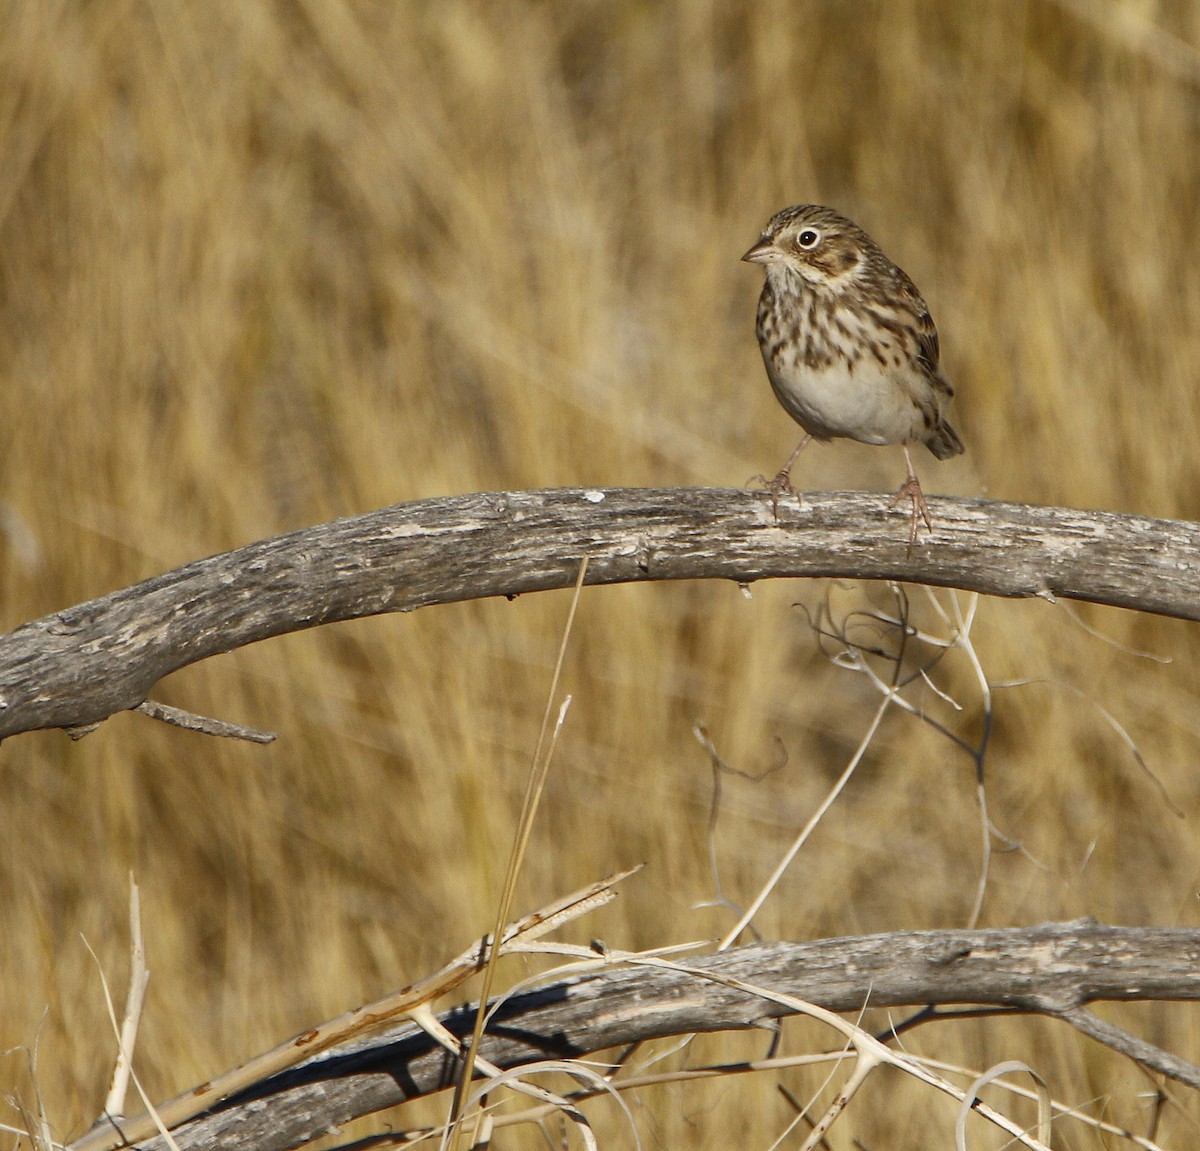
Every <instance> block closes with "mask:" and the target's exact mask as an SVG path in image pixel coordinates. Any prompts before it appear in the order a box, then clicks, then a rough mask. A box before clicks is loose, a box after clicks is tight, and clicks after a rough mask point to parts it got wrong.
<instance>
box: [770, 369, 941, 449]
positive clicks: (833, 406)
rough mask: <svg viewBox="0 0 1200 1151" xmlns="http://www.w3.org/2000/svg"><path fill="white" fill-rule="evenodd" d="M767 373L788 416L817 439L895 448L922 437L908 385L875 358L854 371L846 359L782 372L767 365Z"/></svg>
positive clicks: (919, 417)
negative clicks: (887, 372) (849, 440)
mask: <svg viewBox="0 0 1200 1151" xmlns="http://www.w3.org/2000/svg"><path fill="white" fill-rule="evenodd" d="M767 374H768V375H769V376H770V378H771V387H772V388H774V389H775V395H776V396H777V397H778V399H779V402H780V403H781V404H782V405H783V406H784V408H786V409H787V412H788V414H789V415H790V416H791V417H792V419H794V420H795V421H796V422H797V423H798V424H800V426H801V427H802V428H804V430H805V431H806V432H811V433H812V434H813V435H814V436H816V437H817V438H818V439H831V438H834V437H844V438H846V439H851V440H858V441H859V442H860V443H864V444H899V443H906V442H908V441H910V440H914V439H918V438H920V435H921V433H922V432H923V431H924V428H925V420H924V416H923V414H922V412H921V410H920V408H919V407H918V406H917V404H916V403H915V402H914V401H913V398H912V396H913V393H912V391H911V390H910V388H909V386H908V384H909V382H908V381H907V380H905V379H902V378H900V377H901V376H902V375H903V370H902V369H901V370H897V369H893V372H892V374H885V373H884V372H883V371H882V370H881V367H880V365H879V364H878V363H877V362H875V361H874V360H872V361H871V362H870V363H868V362H866V361H864V360H859V362H858V363H857V364H855V365H854V367H853V368H851V367H850V366H849V365H848V364H846V363H845V362H844V361H842V362H838V363H836V364H831V365H830V366H828V367H826V368H820V369H812V368H807V367H799V368H798V369H796V370H791V371H782V372H774V371H771V369H770V367H769V366H768V369H767ZM921 382H924V381H921ZM925 386H926V387H928V384H927V383H926V384H925Z"/></svg>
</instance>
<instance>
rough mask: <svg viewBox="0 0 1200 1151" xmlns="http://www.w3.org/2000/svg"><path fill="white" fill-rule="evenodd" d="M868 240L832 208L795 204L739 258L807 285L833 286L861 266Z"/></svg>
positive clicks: (867, 252)
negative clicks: (797, 277) (797, 279)
mask: <svg viewBox="0 0 1200 1151" xmlns="http://www.w3.org/2000/svg"><path fill="white" fill-rule="evenodd" d="M870 243H871V241H870V239H869V238H868V236H867V235H866V233H865V232H864V231H863V230H862V229H861V228H860V227H858V225H857V224H854V223H852V222H851V221H850V220H847V219H846V217H845V216H842V215H839V214H838V213H837V212H835V211H834V210H833V209H832V208H823V207H821V205H819V204H800V205H798V206H796V207H795V208H784V210H783V211H782V212H777V213H776V214H775V215H774V216H772V217H771V219H770V221H769V222H768V224H767V226H766V228H765V229H764V230H763V234H762V237H761V238H760V239H759V241H758V243H757V244H755V245H754V247H752V248H751V249H750V250H749V251H748V252H747V253H746V254H745V255H744V256H743V257H742V259H743V260H745V261H747V262H748V263H751V264H762V265H764V266H765V268H766V269H767V275H768V276H770V275H771V274H772V271H773V270H774V269H779V270H780V271H783V270H786V271H789V272H793V273H795V274H796V275H799V276H801V277H802V278H803V279H804V280H805V281H806V282H807V283H809V284H811V285H821V286H830V287H832V286H836V285H838V284H839V283H843V282H846V281H849V280H853V279H854V278H855V277H856V276H857V275H858V274H859V272H860V271H861V270H863V269H864V268H865V267H866V263H867V260H868V257H869V245H870Z"/></svg>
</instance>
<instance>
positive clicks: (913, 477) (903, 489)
mask: <svg viewBox="0 0 1200 1151" xmlns="http://www.w3.org/2000/svg"><path fill="white" fill-rule="evenodd" d="M901 446H902V447H903V448H904V462H905V463H906V464H908V479H906V480H905V481H904V483H903V484H901V485H900V490H899V491H898V492H897V493H896V494H895V495H894V496H893V497H892V506H893V507H895V505H896V504H898V503H899V502H900V501H901V500H903V499H907V500H910V501H911V502H912V520H911V523H910V525H909V534H908V550H909V553H910V554H911V553H912V549H913V545H914V544H915V543H916V542H917V515H918V513H919V514H920V516H921V519H923V520H924V521H925V526H926V527H927V528H928V529H929V530H930V531H933V521H932V520H931V519H930V518H929V508H928V506H927V505H926V503H925V493H924V492H923V491H921V481H920V480H919V479H917V473H916V471H915V470H914V469H913V463H912V456H910V455H909V454H908V445H907V444H903V445H901Z"/></svg>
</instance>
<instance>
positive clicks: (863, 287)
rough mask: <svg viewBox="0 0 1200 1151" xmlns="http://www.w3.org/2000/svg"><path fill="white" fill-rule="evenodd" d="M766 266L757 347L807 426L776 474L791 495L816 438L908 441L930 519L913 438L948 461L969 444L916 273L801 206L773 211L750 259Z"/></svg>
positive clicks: (917, 505) (918, 501) (909, 487)
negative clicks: (954, 421) (799, 465)
mask: <svg viewBox="0 0 1200 1151" xmlns="http://www.w3.org/2000/svg"><path fill="white" fill-rule="evenodd" d="M742 259H743V260H747V261H749V262H751V263H755V264H762V265H763V267H764V269H765V271H766V283H765V284H764V285H763V290H762V295H761V296H760V297H759V301H758V325H757V327H758V343H759V347H760V348H761V350H762V356H763V363H764V364H765V365H766V368H767V375H768V377H769V378H770V380H771V387H772V388H773V389H774V392H775V396H776V398H777V399H778V400H779V402H780V403H781V404H782V405H783V407H784V409H785V410H786V411H787V413H788V414H789V415H790V416H791V417H792V418H793V419H794V420H795V421H796V422H797V423H798V424H799V425H800V426H801V427H802V428H803V429H804V431H805V432H806V433H807V434H806V435H805V437H804V439H803V440H801V441H800V444H799V445H798V446H797V448H796V450H795V451H794V452H793V453H792V456H791V458H790V459H789V460H788V462H787V463H786V464H785V465H784V466H783V468H782V469H781V470H780V472H779V474H778V475H777V476H776V477H775V479H774V480H773V481H772V482H771V484H770V487H771V490H772V492H773V493H774V494H775V495H776V498H777V497H778V494H779V493H780V492H783V491H791V490H792V488H791V468H792V465H793V464H794V463H795V462H796V457H797V456H799V454H800V452H801V450H802V449H803V448H804V446H805V445H806V444H807V443H808V442H809V440H810V439H816V440H825V441H827V440H831V439H834V438H838V437H845V438H847V439H852V440H858V441H859V442H861V443H864V444H901V445H902V446H903V447H904V457H905V460H906V461H907V463H908V479H907V480H906V481H905V483H904V485H903V487H901V489H900V491H899V492H898V493H897V499H901V498H907V499H909V500H911V501H912V538H913V539H915V536H916V524H917V516H918V514H920V516H921V517H922V518H923V519H924V521H925V524H926V526H927V527H931V526H932V525H931V524H930V520H929V512H928V509H927V508H926V506H925V497H924V495H923V493H922V491H921V485H920V482H919V481H918V480H917V476H916V472H915V471H913V466H912V459H911V457H910V456H909V454H908V445H909V444H910V443H914V442H918V441H919V442H920V443H923V444H924V445H925V446H926V447H927V448H929V450H930V451H931V452H932V453H933V454H934V455H935V456H936V457H937V458H938V459H939V460H945V459H949V458H950V457H951V456H956V455H958V454H959V453H961V452H962V451H963V444H962V440H960V439H959V438H958V433H957V432H956V431H955V430H954V428H953V427H951V425H950V423H949V421H948V420H947V418H946V410H947V409H948V407H949V406H950V398H951V396H953V395H954V389H953V388H952V387H951V386H950V384H949V382H948V381H947V380H946V378H945V377H944V376H943V375H942V373H941V371H940V370H939V368H938V353H939V349H938V335H937V329H936V328H935V327H934V324H933V318H932V317H931V316H930V315H929V309H928V308H927V307H926V306H925V301H924V300H923V299H922V298H921V293H920V292H918V291H917V289H916V286H915V285H914V284H913V282H912V280H910V279H909V278H908V276H906V275H905V274H904V272H902V271H901V270H900V269H899V268H898V267H896V265H895V264H893V263H892V262H891V260H889V259H888V258H887V256H885V255H884V254H883V252H882V250H881V249H880V248H879V245H878V244H876V243H875V241H874V240H872V239H871V237H870V236H868V235H867V233H866V232H864V231H863V230H862V229H861V228H860V227H858V225H857V224H854V223H852V222H851V221H850V220H847V219H846V217H845V216H842V215H839V214H838V213H837V212H835V211H834V210H833V209H832V208H824V207H821V206H820V205H819V204H801V205H798V206H797V207H794V208H785V209H784V210H783V211H782V212H779V213H777V214H776V215H775V216H773V217H772V218H771V220H770V222H769V223H768V224H767V226H766V229H765V230H764V231H763V234H762V237H761V238H760V239H759V241H758V243H756V244H755V245H754V247H752V248H751V249H750V250H749V251H748V252H747V253H746V254H745V255H744V256H743V257H742Z"/></svg>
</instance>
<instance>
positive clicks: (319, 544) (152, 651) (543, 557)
mask: <svg viewBox="0 0 1200 1151" xmlns="http://www.w3.org/2000/svg"><path fill="white" fill-rule="evenodd" d="M929 506H930V510H931V513H932V515H933V519H934V524H935V531H934V532H933V534H932V535H931V536H928V535H925V534H924V533H922V535H921V537H920V539H919V541H918V544H917V546H916V547H915V548H914V549H913V551H912V554H911V555H909V554H908V546H907V545H908V532H907V526H906V525H907V521H906V519H905V513H904V512H903V511H898V510H897V509H895V508H893V507H892V506H891V501H890V498H889V497H887V496H882V495H876V494H873V493H868V492H821V493H812V494H806V495H805V496H804V497H803V503H802V504H801V503H800V502H798V501H797V500H795V499H785V500H783V501H781V502H780V505H779V513H778V519H776V518H775V516H774V515H773V514H772V509H771V499H770V497H769V496H768V495H767V494H765V493H763V492H753V491H729V490H725V489H719V488H665V489H646V490H643V489H610V490H604V491H600V490H586V489H562V490H554V491H535V492H498V493H492V494H476V495H464V496H451V497H447V498H445V499H433V500H422V501H419V502H417V503H411V504H401V505H399V506H397V507H393V508H386V509H384V510H383V511H378V512H372V513H370V514H368V515H362V516H355V517H352V518H350V519H343V520H336V521H334V522H333V523H329V524H322V525H320V526H318V527H313V528H308V529H305V530H303V531H297V532H292V533H289V534H288V535H283V536H277V537H275V538H274V539H269V540H263V541H261V542H259V543H255V544H251V545H249V546H248V547H244V548H239V549H237V550H236V551H232V552H226V553H224V554H222V555H217V556H213V557H211V558H210V559H206V560H201V561H199V562H198V563H193V564H188V565H187V566H186V567H182V568H178V569H176V570H175V571H171V572H167V573H166V574H164V575H160V576H155V577H154V578H152V579H148V580H145V581H144V582H142V583H140V584H136V585H134V586H133V587H130V588H126V589H124V590H123V591H118V592H114V593H113V594H111V595H106V596H103V597H101V598H100V599H95V600H91V601H90V602H88V603H85V604H81V605H79V606H77V607H73V608H68V609H66V610H64V611H60V612H56V613H55V614H54V615H50V616H45V617H44V618H42V619H40V620H35V621H34V622H32V623H27V624H25V625H24V626H22V627H19V628H17V629H16V630H15V631H13V632H10V633H9V634H8V635H5V636H3V637H0V739H2V738H4V737H6V736H10V735H15V734H17V733H18V732H22V731H31V730H35V729H37V728H47V727H66V728H76V729H83V728H86V727H87V726H88V725H89V724H95V723H98V722H100V721H101V720H104V719H106V718H107V717H108V716H110V715H112V714H114V713H115V712H118V711H124V710H127V709H129V708H135V707H137V706H138V705H140V704H141V703H142V702H143V701H144V700H145V699H146V698H147V696H148V694H149V692H150V690H151V688H152V687H153V686H154V685H155V684H156V683H157V682H158V681H159V680H160V679H162V678H163V677H164V676H166V675H168V674H170V673H171V672H173V671H177V670H178V669H179V668H181V667H185V666H186V665H188V664H190V663H195V662H196V661H198V660H201V659H205V658H207V657H208V656H211V655H216V654H218V653H221V652H226V651H231V650H233V649H234V648H238V647H243V646H245V645H247V644H251V643H255V642H257V641H258V640H262V639H267V638H269V637H271V636H277V635H283V634H285V633H287V632H293V631H299V630H301V629H303V628H308V627H315V626H316V625H318V624H323V623H330V622H333V621H337V620H348V619H357V618H359V617H362V616H368V615H376V614H379V613H382V612H397V611H411V610H413V609H414V608H418V607H426V606H428V605H430V604H437V603H449V602H452V601H457V600H466V599H480V598H484V597H488V596H500V595H503V596H515V595H520V594H523V593H525V592H533V591H544V590H547V589H550V588H563V587H568V586H570V584H571V583H572V582H573V581H574V579H575V576H576V573H577V571H578V565H579V561H580V558H581V557H582V556H584V555H587V556H589V557H590V560H589V567H588V572H587V583H589V584H609V583H625V582H631V581H636V580H676V579H726V580H734V581H736V582H738V583H750V582H752V581H754V580H759V579H769V578H778V577H785V576H807V577H814V576H837V577H842V578H853V579H892V580H904V581H911V582H915V583H927V584H933V585H938V586H944V587H958V588H964V589H967V590H971V591H979V592H984V593H986V594H989V595H1000V596H1034V595H1040V596H1045V597H1048V598H1053V597H1055V596H1064V597H1067V598H1071V599H1082V600H1091V601H1093V602H1095V603H1102V604H1115V605H1118V606H1121V607H1130V608H1137V609H1140V610H1142V611H1148V612H1156V613H1159V614H1163V615H1171V616H1178V617H1181V618H1184V619H1200V526H1198V525H1196V524H1192V523H1184V522H1181V521H1176V520H1152V519H1145V518H1142V517H1139V516H1124V515H1114V514H1111V513H1107V512H1081V511H1070V510H1067V509H1065V508H1046V507H1032V506H1027V505H1021V504H1002V503H992V502H988V501H982V500H963V499H931V500H930V503H929Z"/></svg>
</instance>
